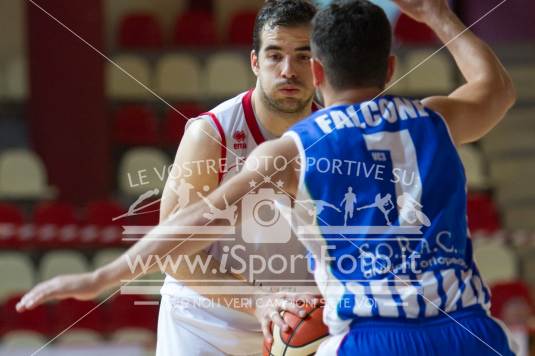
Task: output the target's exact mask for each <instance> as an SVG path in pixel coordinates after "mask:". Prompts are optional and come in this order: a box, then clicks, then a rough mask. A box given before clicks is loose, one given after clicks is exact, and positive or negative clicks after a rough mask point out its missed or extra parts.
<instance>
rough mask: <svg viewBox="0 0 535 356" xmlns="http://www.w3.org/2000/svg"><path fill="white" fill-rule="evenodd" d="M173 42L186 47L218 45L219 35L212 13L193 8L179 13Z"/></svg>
mask: <svg viewBox="0 0 535 356" xmlns="http://www.w3.org/2000/svg"><path fill="white" fill-rule="evenodd" d="M173 43H174V44H175V45H177V46H186V47H208V46H214V45H216V44H217V35H216V28H215V21H214V17H213V15H212V13H210V12H207V11H200V10H191V11H186V12H185V13H183V14H181V15H179V16H178V18H177V20H176V24H175V34H174V40H173Z"/></svg>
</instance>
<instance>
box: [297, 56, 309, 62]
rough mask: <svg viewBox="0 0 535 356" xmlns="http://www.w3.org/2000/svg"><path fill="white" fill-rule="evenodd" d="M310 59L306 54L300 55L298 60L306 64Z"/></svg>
mask: <svg viewBox="0 0 535 356" xmlns="http://www.w3.org/2000/svg"><path fill="white" fill-rule="evenodd" d="M310 58H311V57H310V56H309V55H308V54H302V55H300V56H299V60H301V61H307V62H308V61H309V60H310Z"/></svg>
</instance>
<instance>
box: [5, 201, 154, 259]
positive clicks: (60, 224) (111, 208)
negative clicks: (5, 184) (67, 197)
mask: <svg viewBox="0 0 535 356" xmlns="http://www.w3.org/2000/svg"><path fill="white" fill-rule="evenodd" d="M144 205H146V204H144ZM158 207H159V204H158V203H157V202H154V204H153V205H152V206H150V207H148V208H151V209H150V211H149V210H147V213H143V214H141V212H143V211H144V210H143V211H137V212H136V214H135V215H128V216H124V215H125V214H126V209H124V208H123V207H122V206H121V205H119V204H118V203H116V202H114V201H109V200H100V201H94V202H91V203H89V204H88V205H87V208H86V209H84V211H83V214H82V216H81V217H80V216H79V214H77V211H76V209H75V207H74V206H73V205H72V204H70V203H67V202H57V201H56V202H42V203H40V204H38V205H37V206H36V208H35V209H34V211H33V214H32V215H33V216H32V218H31V222H27V221H26V219H25V217H24V214H23V212H22V211H21V209H19V208H18V207H17V206H16V205H13V204H7V203H1V204H0V248H10V249H19V248H46V249H49V248H57V247H60V248H71V247H75V248H80V247H85V246H87V247H89V246H91V247H108V246H118V245H124V243H123V241H122V240H123V234H122V231H123V230H122V226H124V225H138V226H154V225H156V224H157V223H158V218H159V216H158ZM121 216H124V217H121ZM117 217H121V218H119V219H117Z"/></svg>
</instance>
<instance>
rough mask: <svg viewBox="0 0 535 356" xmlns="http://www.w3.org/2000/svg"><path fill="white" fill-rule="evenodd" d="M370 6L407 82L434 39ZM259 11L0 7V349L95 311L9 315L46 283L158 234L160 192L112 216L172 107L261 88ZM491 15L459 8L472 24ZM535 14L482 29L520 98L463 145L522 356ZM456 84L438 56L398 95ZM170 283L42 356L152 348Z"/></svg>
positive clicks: (520, 0) (112, 4)
mask: <svg viewBox="0 0 535 356" xmlns="http://www.w3.org/2000/svg"><path fill="white" fill-rule="evenodd" d="M319 2H321V3H326V2H327V1H319ZM376 2H377V3H379V4H382V5H384V6H385V10H386V11H387V12H388V15H389V18H390V19H391V21H392V23H393V28H394V33H395V47H394V51H395V53H396V54H397V55H398V62H399V66H398V71H397V73H396V76H397V78H399V77H401V76H402V75H403V74H405V73H406V72H408V71H409V70H410V69H411V68H413V67H414V66H415V65H417V64H419V63H420V62H421V61H422V60H423V59H425V58H426V57H428V56H429V55H430V54H432V53H433V52H434V51H435V50H437V49H438V48H439V47H440V43H438V42H437V40H436V38H435V37H434V35H433V34H432V32H431V31H430V30H429V29H428V28H427V27H426V26H424V25H421V24H418V23H415V22H413V21H412V20H410V19H409V18H407V17H405V16H403V15H401V16H400V15H399V13H398V11H397V9H396V8H395V6H392V3H391V2H390V1H385V0H383V1H379V0H378V1H376ZM262 3H263V1H262V0H189V1H188V0H91V1H87V0H86V1H82V0H68V1H67V0H46V1H44V0H31V1H30V0H26V1H25V0H0V24H1V26H2V31H1V33H0V249H1V250H0V354H6V355H7V354H9V355H13V354H16V353H17V352H19V353H21V354H27V353H28V352H27V351H28V350H35V349H36V348H38V347H40V346H42V345H43V344H44V343H45V342H47V341H48V340H50V339H51V338H52V337H54V336H56V335H57V334H58V333H59V332H60V331H62V330H63V329H65V328H66V327H68V326H69V325H71V324H72V323H74V322H75V321H76V320H77V319H79V318H80V317H82V316H83V315H84V314H86V313H87V312H88V311H90V310H91V309H92V308H94V307H96V306H97V305H98V303H99V301H88V302H77V301H73V300H65V301H62V302H59V303H55V304H49V305H46V306H43V307H39V308H37V309H35V310H34V311H32V312H28V313H24V314H17V313H16V312H15V311H14V305H15V303H16V302H17V300H18V298H19V296H20V294H21V293H22V292H24V291H25V290H28V289H29V288H30V287H31V286H32V285H34V284H35V283H36V282H38V281H40V280H43V279H47V278H49V277H51V276H54V275H57V274H59V273H65V272H82V271H87V270H90V269H93V268H94V267H96V266H100V265H102V264H104V263H106V262H108V261H110V260H111V259H113V258H114V257H116V256H118V255H119V254H120V253H121V252H122V251H123V250H124V248H125V247H127V244H125V243H124V242H122V241H121V226H122V225H125V224H128V223H131V224H135V225H153V224H155V223H156V222H157V219H158V200H157V196H154V197H153V200H147V201H144V202H143V205H142V206H141V209H140V210H138V211H136V214H135V215H134V216H129V217H128V218H127V219H124V218H123V219H118V220H114V218H115V217H117V216H121V215H122V214H124V213H125V212H126V211H127V209H128V206H129V205H130V204H131V203H132V202H133V201H135V200H136V199H137V197H138V196H139V195H140V194H141V193H143V192H146V191H147V190H149V189H154V188H158V189H160V191H161V188H162V187H163V184H164V182H165V179H166V174H167V171H166V168H167V167H168V166H169V165H170V164H171V163H172V161H173V157H174V154H175V152H176V149H177V147H178V144H179V142H180V139H181V136H182V133H183V131H184V124H185V122H186V120H185V118H184V117H183V116H182V115H180V114H179V113H177V111H176V110H175V109H177V110H178V111H179V112H181V113H182V114H184V116H185V117H194V116H196V115H197V114H199V113H201V112H204V111H206V110H208V109H210V108H211V107H213V106H214V105H216V104H217V103H219V102H221V101H222V100H224V99H226V98H230V97H233V96H235V95H236V94H237V93H240V92H243V91H245V90H247V89H248V88H250V87H252V86H253V85H254V82H255V81H254V76H253V74H252V72H251V70H250V65H249V52H250V50H251V42H252V26H253V23H254V19H255V15H256V11H257V10H258V8H259V7H260V6H261V4H262ZM498 3H499V1H496V0H492V1H490V0H464V1H455V2H452V6H453V7H454V9H455V11H456V12H457V13H458V14H459V16H460V17H461V18H462V19H463V21H464V22H465V23H466V24H472V23H474V22H476V21H477V20H478V19H480V18H481V16H483V15H484V14H485V13H486V12H487V11H489V10H491V9H492V8H493V7H494V6H495V5H497V4H498ZM47 13H48V14H47ZM534 13H535V2H533V1H530V0H509V1H507V2H505V3H504V4H503V5H502V6H501V7H499V8H498V9H497V10H496V11H494V12H493V13H491V14H490V15H489V16H487V17H485V18H484V19H482V20H481V21H480V22H479V23H478V24H477V25H476V26H475V27H474V31H475V32H476V33H477V34H478V35H480V36H481V37H482V38H483V39H485V40H486V41H488V42H489V43H490V44H491V45H492V47H493V48H494V49H495V50H496V52H497V54H498V55H499V57H500V58H501V59H502V61H503V62H504V64H505V65H506V67H507V69H508V70H509V72H510V73H511V75H512V77H513V80H514V82H515V84H516V88H517V90H518V102H517V104H516V106H515V107H514V108H513V110H511V112H510V114H509V115H508V117H507V118H506V119H505V120H504V121H503V122H502V123H501V124H499V125H498V127H497V128H496V129H495V130H494V131H492V132H491V133H490V134H489V135H488V136H487V137H485V138H484V139H483V140H481V141H480V142H476V143H474V144H470V145H465V146H463V147H461V148H460V150H459V151H460V154H461V157H462V159H463V161H464V164H465V168H466V172H467V176H468V191H469V201H468V217H469V224H470V229H471V233H472V237H473V238H474V244H475V255H476V259H477V261H478V262H479V266H480V269H481V270H482V274H483V276H484V277H485V278H486V281H487V282H488V283H489V284H490V285H491V287H492V290H493V294H494V302H493V307H492V312H493V314H494V315H495V316H496V317H499V318H501V319H502V320H503V321H505V323H506V324H508V325H509V326H510V327H511V329H512V330H513V331H514V332H515V335H516V337H517V339H518V340H519V341H520V342H521V344H522V347H523V353H522V355H527V354H529V351H528V348H529V344H530V340H533V339H534V338H533V337H531V338H530V335H531V334H532V333H533V332H534V330H535V323H534V321H533V318H532V316H533V302H532V300H533V299H532V298H533V296H534V294H535V25H534V22H533V21H532V16H533V14H534ZM53 17H55V18H56V20H57V21H56V20H55V19H54V18H53ZM71 31H73V32H74V33H73V32H71ZM99 52H100V53H99ZM105 57H107V58H109V59H111V60H112V61H113V62H114V63H115V64H116V65H115V64H112V63H110V61H108V60H107V59H106V58H105ZM119 67H120V68H122V69H123V70H124V71H123V70H120V69H119ZM125 71H126V72H128V73H129V75H131V77H130V76H129V75H127V74H125ZM132 77H133V78H135V79H133V78H132ZM461 82H462V78H461V77H460V75H459V73H458V71H457V70H456V68H455V65H454V63H453V61H452V58H451V56H450V55H449V53H448V52H447V51H446V50H442V51H440V52H439V53H437V54H436V55H434V56H432V57H431V58H430V59H429V60H428V61H426V63H425V64H424V65H422V66H420V67H419V68H418V69H417V70H415V71H414V72H412V73H411V74H410V75H408V76H407V77H405V78H404V79H403V80H401V81H400V82H399V83H398V84H396V85H395V86H394V87H392V88H391V89H390V90H389V91H390V92H391V93H394V94H402V95H409V96H414V97H425V96H428V95H430V94H440V93H442V94H446V93H448V92H449V91H450V90H451V89H452V88H454V87H455V86H456V85H458V84H459V83H461ZM140 171H141V172H143V173H142V174H141V175H140V174H139V172H140ZM445 173H446V174H447V172H445ZM156 277H158V278H159V279H160V280H161V279H163V277H162V276H161V275H159V276H156ZM160 284H161V282H160V283H159V284H158V283H156V284H155V291H156V294H155V295H152V296H142V295H127V294H121V295H118V296H115V297H113V298H112V299H110V300H108V301H106V303H104V304H103V305H102V306H100V307H98V308H97V309H95V310H94V311H93V312H91V313H90V314H89V315H88V316H87V317H86V318H84V319H83V320H81V321H80V322H79V323H77V324H76V325H75V326H74V327H72V328H71V329H69V331H67V332H66V333H64V334H62V335H61V336H60V337H59V338H57V339H56V340H54V342H53V343H52V344H51V345H50V346H48V347H47V348H46V349H45V350H44V351H43V354H62V353H65V354H69V355H71V354H72V352H73V350H76V351H77V352H83V351H84V350H86V351H88V352H95V350H98V349H102V350H116V352H119V353H120V354H122V353H124V354H129V355H135V354H143V353H147V354H151V353H153V352H154V351H153V350H154V342H155V330H156V321H157V311H158V295H157V291H158V286H159V285H160ZM103 299H104V297H103ZM531 343H532V344H533V342H531ZM17 350H18V351H17ZM531 350H532V351H531V354H532V355H533V354H535V351H534V350H535V347H534V345H532V346H531Z"/></svg>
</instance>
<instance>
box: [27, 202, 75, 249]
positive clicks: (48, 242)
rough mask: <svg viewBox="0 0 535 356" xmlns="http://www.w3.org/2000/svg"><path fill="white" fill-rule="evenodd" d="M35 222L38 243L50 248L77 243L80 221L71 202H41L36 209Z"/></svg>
mask: <svg viewBox="0 0 535 356" xmlns="http://www.w3.org/2000/svg"><path fill="white" fill-rule="evenodd" d="M33 223H34V224H35V228H36V238H37V239H36V240H35V242H36V243H37V244H38V245H41V246H45V247H48V248H50V247H53V246H61V245H69V244H73V243H76V238H77V227H78V225H79V224H78V223H79V221H78V219H77V217H76V213H75V209H74V206H72V205H71V204H70V203H66V202H59V201H53V202H43V203H40V204H39V205H37V207H36V208H35V210H34V213H33Z"/></svg>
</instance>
